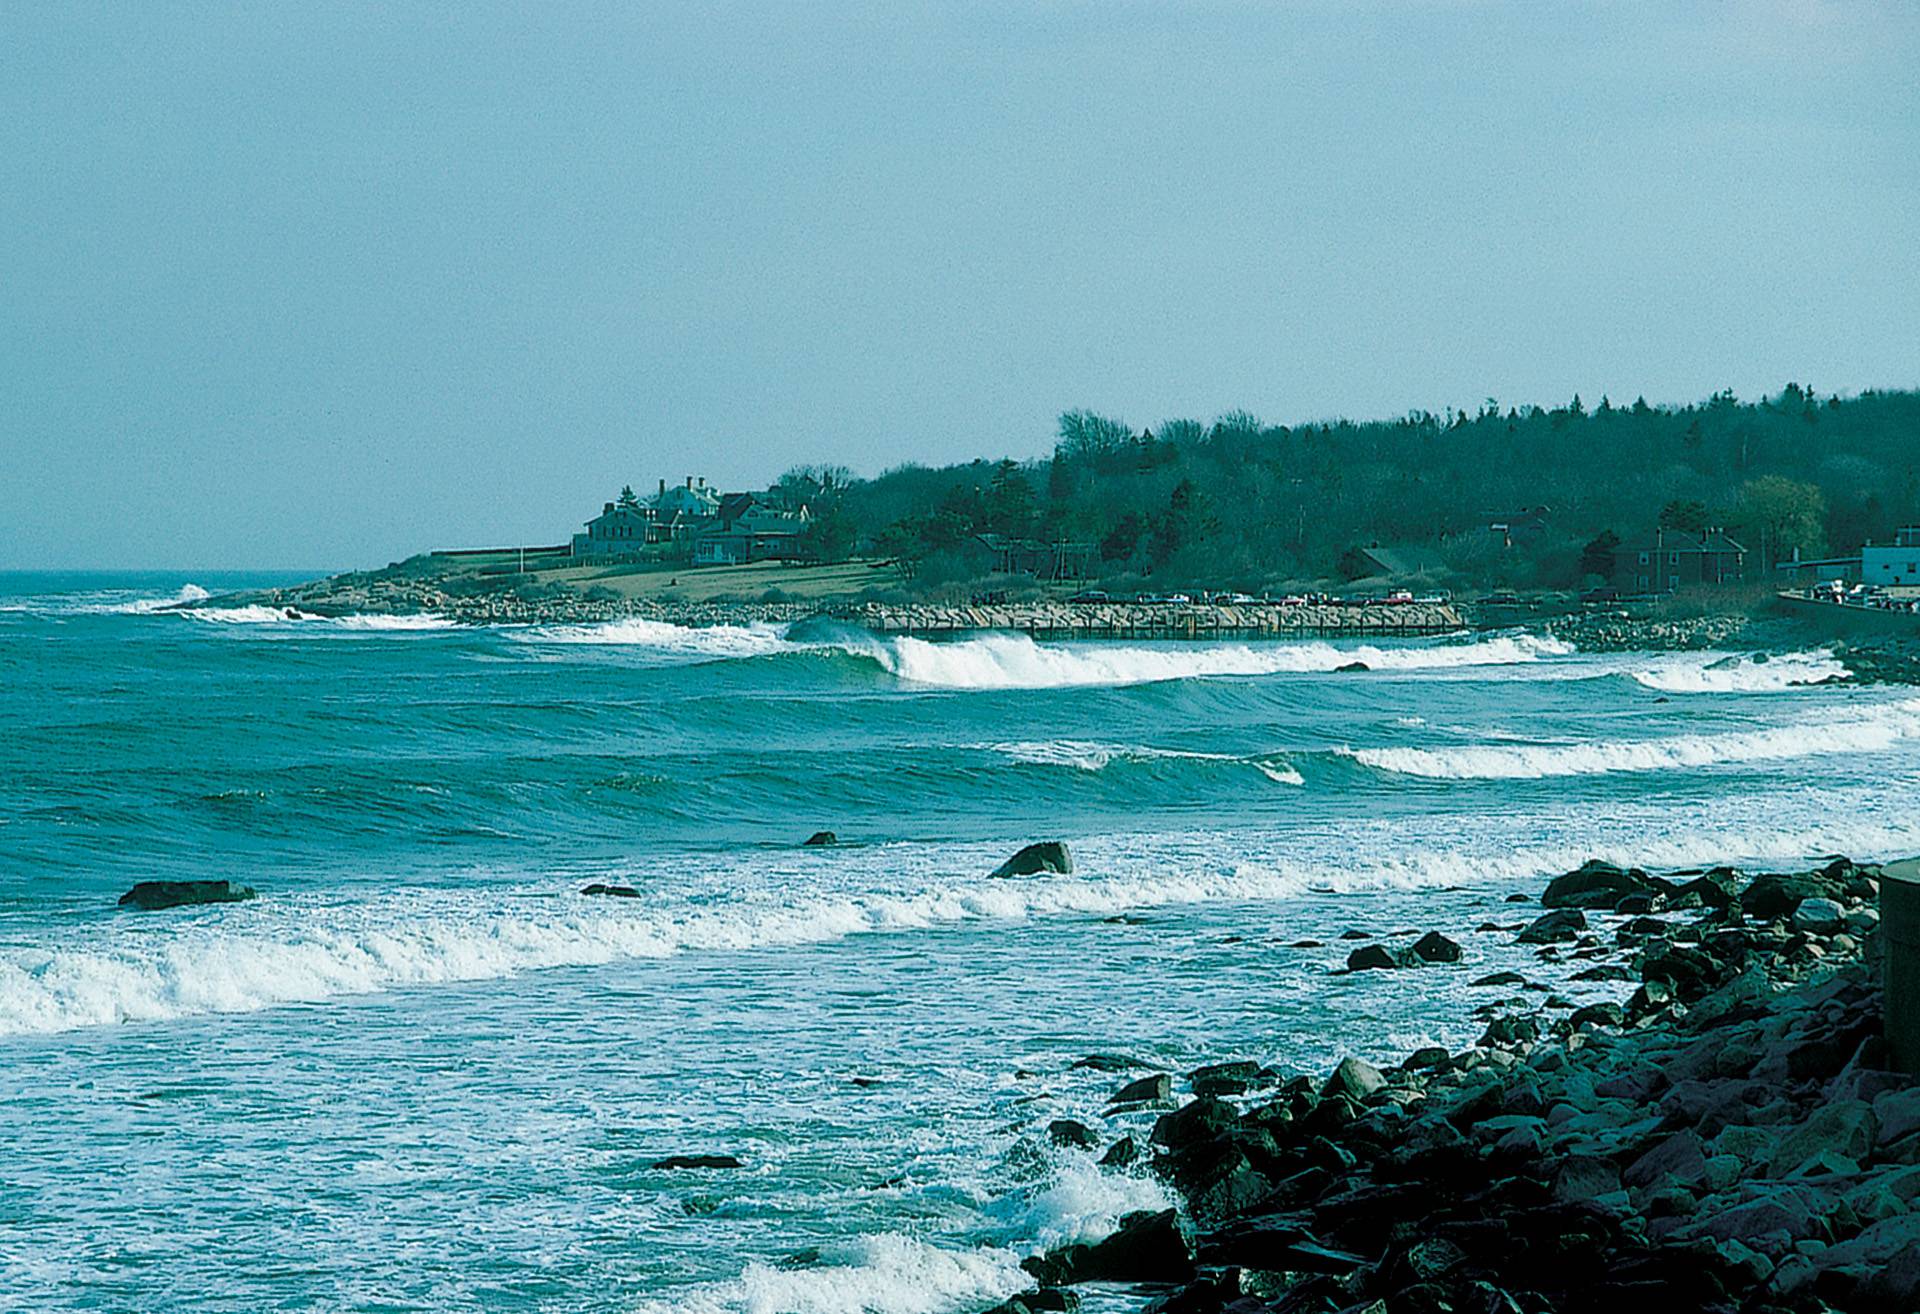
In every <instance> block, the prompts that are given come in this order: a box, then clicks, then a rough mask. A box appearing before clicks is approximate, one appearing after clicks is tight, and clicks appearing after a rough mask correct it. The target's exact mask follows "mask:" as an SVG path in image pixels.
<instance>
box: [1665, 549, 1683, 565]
mask: <svg viewBox="0 0 1920 1314" xmlns="http://www.w3.org/2000/svg"><path fill="white" fill-rule="evenodd" d="M1667 564H1668V565H1669V566H1677V565H1679V564H1680V554H1679V553H1678V552H1669V553H1667Z"/></svg>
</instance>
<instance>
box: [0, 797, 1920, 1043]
mask: <svg viewBox="0 0 1920 1314" xmlns="http://www.w3.org/2000/svg"><path fill="white" fill-rule="evenodd" d="M1911 788H1913V782H1912V781H1910V780H1906V781H1889V782H1888V783H1887V785H1886V787H1885V789H1884V790H1876V791H1874V792H1873V793H1872V794H1870V795H1867V796H1865V797H1864V798H1861V797H1856V796H1854V795H1851V794H1850V795H1846V796H1844V797H1842V796H1840V795H1832V794H1828V795H1821V796H1814V795H1812V794H1808V795H1806V796H1804V797H1801V798H1798V799H1796V806H1799V807H1803V808H1804V809H1805V811H1804V813H1801V814H1796V815H1799V817H1800V819H1799V820H1798V821H1795V820H1794V818H1793V817H1789V816H1782V815H1781V808H1780V806H1779V802H1778V800H1776V799H1762V800H1759V801H1757V802H1756V803H1755V804H1754V805H1753V807H1751V808H1748V809H1746V810H1744V811H1740V810H1737V809H1734V808H1731V807H1729V806H1726V805H1722V806H1721V807H1719V808H1718V809H1717V810H1716V813H1715V815H1714V818H1713V821H1714V824H1712V825H1703V824H1700V819H1699V818H1696V817H1687V816H1679V817H1674V816H1671V815H1670V814H1667V813H1659V814H1655V815H1652V816H1646V817H1642V816H1628V815H1627V814H1625V813H1622V814H1620V815H1619V816H1616V817H1611V818H1609V819H1607V820H1606V821H1605V822H1604V825H1603V826H1602V828H1600V829H1595V827H1594V825H1593V824H1591V823H1589V822H1586V821H1584V820H1583V821H1581V822H1580V823H1579V824H1578V825H1577V826H1574V827H1573V828H1571V829H1569V828H1568V827H1567V826H1566V825H1564V824H1558V825H1550V824H1544V823H1542V822H1540V821H1539V819H1537V818H1535V819H1529V820H1528V821H1527V823H1526V824H1527V832H1526V833H1527V834H1528V835H1530V836H1534V835H1538V836H1541V837H1543V838H1544V840H1545V842H1535V843H1531V844H1527V845H1524V846H1517V845H1514V844H1512V843H1510V842H1508V839H1509V838H1510V837H1509V836H1507V835H1506V834H1505V832H1504V831H1502V832H1501V833H1499V834H1491V835H1485V836H1481V837H1479V838H1478V839H1475V838H1474V837H1472V836H1462V835H1460V834H1457V833H1455V831H1456V830H1457V827H1456V826H1453V825H1449V826H1446V827H1436V828H1434V829H1432V830H1418V829H1414V830H1405V831H1401V832H1399V833H1397V834H1396V833H1392V832H1382V833H1380V834H1376V835H1372V836H1369V837H1367V838H1366V840H1365V842H1364V843H1356V842H1355V841H1354V839H1353V837H1352V836H1346V835H1342V836H1335V837H1332V838H1329V839H1325V840H1323V841H1320V842H1315V841H1312V840H1304V841H1303V839H1302V838H1301V837H1298V836H1291V835H1282V836H1281V837H1279V838H1277V839H1275V840H1273V841H1272V842H1270V843H1266V842H1260V841H1249V840H1246V839H1244V838H1238V837H1234V838H1227V839H1222V838H1221V837H1218V836H1214V835H1211V834H1203V835H1202V836H1200V837H1199V838H1198V839H1196V840H1193V841H1186V840H1182V841H1179V842H1169V841H1167V839H1166V838H1165V837H1151V836H1149V837H1136V838H1130V839H1128V840H1126V841H1124V842H1123V843H1122V845H1121V846H1120V847H1116V846H1115V845H1114V844H1113V843H1111V842H1107V843H1092V844H1090V845H1081V846H1079V847H1080V854H1079V857H1080V862H1079V864H1078V865H1079V866H1080V868H1081V872H1080V874H1078V875H1075V876H1067V877H1042V878H1035V879H1019V880H992V879H986V878H983V877H981V876H979V875H975V874H972V873H982V872H985V871H988V870H990V869H991V867H992V866H993V864H994V863H995V862H997V861H998V860H999V858H1001V857H1004V856H1005V853H1004V851H1003V850H1002V848H1001V846H997V845H995V846H984V845H983V846H969V847H956V848H943V849H940V850H933V851H929V850H927V849H926V848H925V847H924V846H914V845H887V846H879V847H877V848H875V849H873V850H869V851H868V854H869V859H870V865H869V866H868V867H866V868H863V869H854V870H852V871H849V872H848V873H847V875H848V876H849V878H851V879H855V880H859V881H863V882H880V881H886V882H889V883H890V884H891V885H892V886H894V888H888V889H878V890H868V889H854V890H849V891H842V892H822V893H817V894H813V895H809V896H805V897H800V898H794V897H792V896H791V895H790V894H788V893H787V892H786V891H787V890H789V889H790V888H792V883H791V879H790V878H789V876H787V875H786V874H783V873H778V872H775V873H768V872H765V871H762V870H760V867H761V865H762V864H763V863H764V860H763V859H759V860H756V862H755V864H754V865H753V866H751V867H749V868H743V869H742V871H741V872H740V873H738V874H737V876H735V877H731V878H728V879H727V881H726V882H725V883H724V886H723V889H724V890H725V897H722V898H714V897H708V898H704V899H702V900H701V901H699V902H697V903H686V902H680V903H675V904H672V905H666V904H663V903H660V902H656V900H654V899H653V898H652V897H651V896H650V897H648V898H645V899H641V900H633V901H629V900H615V901H600V900H587V899H579V898H576V897H573V896H571V895H570V894H569V895H567V896H565V897H562V898H559V899H553V898H529V897H526V896H527V895H528V894H531V893H533V892H534V891H531V890H529V891H521V892H518V893H512V894H508V895H505V896H503V895H502V894H501V893H500V892H498V891H492V892H488V891H482V890H473V891H463V890H447V889H440V890H429V889H418V890H398V891H393V892H390V893H386V894H382V895H378V896H374V897H372V898H362V899H360V900H358V901H354V900H353V897H352V896H351V895H338V896H333V895H298V894H288V895H277V896H270V897H265V898H262V899H260V900H258V901H256V902H252V903H247V904H239V905H231V906H227V907H223V908H221V909H219V910H217V911H216V912H214V913H212V914H209V915H204V916H203V915H196V914H184V915H180V916H177V917H174V918H171V919H170V920H169V921H167V922H165V923H155V922H153V921H149V920H143V919H124V918H115V919H111V920H110V922H109V923H108V925H106V926H105V927H103V928H97V929H96V930H94V931H93V932H91V933H89V934H87V935H86V936H85V937H69V938H68V939H66V940H64V941H62V942H61V943H59V944H58V945H57V946H55V945H48V946H45V947H39V948H27V947H20V946H17V945H16V946H14V947H8V948H5V949H0V1035H7V1034H18V1033H23V1032H54V1031H64V1030H70V1029H73V1028H76V1027H85V1026H95V1025H102V1024H110V1023H117V1022H126V1021H141V1020H160V1019H167V1018H175V1017H181V1016H186V1015H194V1014H205V1013H233V1012H247V1011H252V1010H257V1009H263V1008H271V1007H275V1006H277V1005H283V1004H291V1003H299V1002H316V1001H321V1000H325V999H329V998H334V997H337V996H342V995H352V994H361V993H368V992H373V991H379V990H385V989H390V988H394V987H410V986H427V985H434V984H440V983H450V982H461V981H478V980H489V979H495V978H501V977H507V976H511V975H514V974H517V973H520V972H525V971H532V970H538V969H542V968H551V967H566V966H589V965H596V964H601V963H608V962H612V961H615V960H619V959H640V958H661V957H666V956H669V955H674V954H680V953H697V952H705V951H732V950H742V949H753V948H763V947H772V946H781V945H796V944H809V943H822V942H826V941H832V940H838V939H841V938H843V937H847V936H852V935H860V934H865V933H872V932H908V931H915V930H923V929H928V928H936V927H942V926H951V925H955V924H960V923H966V922H972V921H980V920H994V921H1015V920H1025V919H1034V918H1044V917H1054V916H1061V915H1070V914H1093V915H1101V916H1107V915H1112V914H1114V913H1119V912H1125V911H1128V910H1131V909H1142V908H1154V907H1161V906H1166V905H1172V904H1192V903H1208V902H1214V901H1222V900H1225V901H1260V900H1275V899H1288V898H1294V897H1297V896H1299V895H1302V894H1305V893H1308V892H1312V891H1320V890H1328V889H1331V890H1337V891H1364V890H1377V889H1419V888H1428V887H1432V886H1444V885H1461V884H1471V883H1475V882H1485V881H1488V880H1494V879H1519V878H1523V877H1528V876H1534V875H1540V874H1545V873H1549V872H1555V871H1564V870H1567V869H1569V868H1571V867H1574V866H1577V865H1578V864H1579V863H1580V862H1582V861H1584V860H1585V859H1586V858H1588V857H1593V856H1599V857H1605V858H1609V859H1611V860H1615V861H1622V862H1639V863H1661V864H1671V865H1676V866H1683V865H1688V864H1691V863H1697V862H1705V861H1739V860H1742V859H1745V858H1757V859H1763V860H1764V859H1768V858H1772V857H1798V856H1803V855H1808V854H1814V853H1823V852H1848V853H1853V854H1856V855H1858V856H1860V857H1863V858H1871V857H1874V856H1876V855H1885V854H1897V853H1902V852H1911V851H1914V850H1916V849H1920V816H1907V815H1905V814H1899V813H1894V812H1891V811H1890V810H1889V809H1888V807H1887V805H1886V804H1885V803H1884V802H1883V801H1877V800H1881V799H1882V798H1883V796H1884V797H1885V798H1892V797H1896V796H1898V795H1899V794H1900V792H1901V791H1905V790H1910V789H1911ZM1583 815H1584V814H1583ZM1228 855H1236V856H1233V857H1229V856H1228ZM1239 855H1245V856H1239ZM839 865H840V866H844V864H839ZM956 870H958V871H962V872H965V873H969V874H967V875H956V874H954V873H955V872H956ZM749 874H754V875H756V876H757V879H758V880H760V881H762V882H764V884H763V885H761V886H760V887H757V888H756V889H755V890H754V891H752V892H749V893H743V892H741V891H740V890H739V889H738V888H737V887H736V886H735V884H734V882H735V880H743V879H746V878H747V877H748V876H749ZM668 884H669V885H670V886H671V885H674V884H677V881H672V880H670V881H669V882H668ZM539 892H540V893H543V894H551V893H554V890H553V888H552V887H551V886H546V887H542V888H541V889H540V890H539Z"/></svg>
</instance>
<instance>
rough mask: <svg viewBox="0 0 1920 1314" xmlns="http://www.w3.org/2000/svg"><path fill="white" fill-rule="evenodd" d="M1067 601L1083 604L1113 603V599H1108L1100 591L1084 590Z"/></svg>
mask: <svg viewBox="0 0 1920 1314" xmlns="http://www.w3.org/2000/svg"><path fill="white" fill-rule="evenodd" d="M1067 601H1068V602H1081V603H1096V602H1112V601H1113V599H1112V598H1110V597H1108V596H1107V595H1106V594H1105V593H1102V592H1101V591H1100V590H1099V589H1084V590H1082V591H1081V592H1079V593H1076V594H1074V595H1073V596H1072V597H1071V598H1068V599H1067Z"/></svg>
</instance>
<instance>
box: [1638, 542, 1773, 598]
mask: <svg viewBox="0 0 1920 1314" xmlns="http://www.w3.org/2000/svg"><path fill="white" fill-rule="evenodd" d="M1746 578H1747V549H1746V547H1745V546H1744V545H1742V544H1740V543H1737V542H1735V541H1734V540H1733V539H1732V538H1729V537H1728V536H1727V534H1726V532H1725V531H1724V530H1719V529H1708V530H1705V531H1703V532H1701V533H1698V534H1695V533H1691V532H1689V531H1687V530H1683V529H1656V530H1654V531H1653V532H1652V533H1651V534H1649V535H1647V536H1645V537H1643V538H1640V539H1637V540H1633V541H1629V542H1625V543H1622V544H1620V546H1618V547H1616V548H1615V549H1614V550H1613V586H1614V588H1616V589H1618V590H1619V591H1620V592H1621V593H1626V594H1639V593H1673V592H1676V591H1678V590H1680V589H1686V588H1697V587H1700V586H1702V585H1708V586H1719V585H1725V584H1741V583H1745V582H1746Z"/></svg>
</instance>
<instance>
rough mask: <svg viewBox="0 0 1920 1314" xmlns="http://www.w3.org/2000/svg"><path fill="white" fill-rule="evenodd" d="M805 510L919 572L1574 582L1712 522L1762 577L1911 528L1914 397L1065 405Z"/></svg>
mask: <svg viewBox="0 0 1920 1314" xmlns="http://www.w3.org/2000/svg"><path fill="white" fill-rule="evenodd" d="M816 514H817V516H818V520H817V523H816V526H815V529H814V537H815V546H816V551H817V553H818V555H821V556H823V557H828V558H833V559H837V558H841V557H844V556H847V555H849V554H852V553H855V552H873V553H877V554H880V555H884V556H889V557H893V558H896V559H898V560H900V561H901V563H902V565H903V567H904V568H905V569H906V570H907V571H909V572H910V573H914V574H917V576H918V577H919V578H920V580H921V581H922V582H923V583H924V584H929V585H933V584H941V583H947V582H960V581H965V580H969V579H972V578H975V577H978V576H980V575H982V574H984V573H985V572H986V570H987V569H988V568H989V565H990V563H991V553H990V550H989V549H988V548H987V547H986V546H985V545H983V544H982V543H981V541H980V538H979V536H980V535H983V534H985V535H1002V536H1005V537H1007V538H1009V539H1016V540H1039V541H1041V542H1045V543H1049V544H1058V543H1065V544H1071V545H1077V551H1078V555H1079V557H1081V558H1082V559H1084V560H1085V561H1086V563H1087V571H1088V575H1089V577H1092V578H1108V579H1121V578H1126V577H1136V578H1144V577H1148V576H1151V577H1153V578H1154V579H1155V580H1156V581H1157V582H1159V583H1162V584H1166V585H1176V584H1185V583H1209V584H1214V585H1218V586H1221V587H1236V588H1244V589H1257V588H1266V587H1273V586H1276V585H1282V584H1287V583H1294V582H1303V581H1309V580H1321V579H1326V578H1329V577H1337V576H1338V575H1340V574H1341V573H1343V572H1342V567H1343V565H1344V566H1346V571H1345V573H1347V574H1352V573H1353V569H1354V568H1353V565H1352V563H1353V562H1354V561H1355V560H1356V556H1355V551H1354V550H1355V549H1356V548H1361V547H1389V548H1401V549H1418V550H1419V554H1420V555H1421V556H1422V557H1423V558H1424V559H1428V560H1432V561H1436V562H1438V563H1440V564H1441V565H1442V566H1443V567H1444V568H1445V569H1446V570H1449V571H1451V572H1454V573H1456V574H1457V575H1458V576H1459V577H1460V578H1461V579H1463V580H1470V581H1474V582H1481V583H1488V584H1503V585H1509V586H1520V587H1525V586H1539V587H1573V586H1578V585H1579V584H1581V583H1582V582H1583V578H1585V577H1587V576H1590V574H1591V573H1592V572H1594V571H1595V570H1596V569H1598V568H1599V567H1601V566H1603V565H1604V562H1605V551H1606V548H1607V545H1608V543H1609V542H1610V541H1617V540H1620V539H1628V540H1631V539H1634V538H1637V537H1639V536H1640V535H1642V534H1645V533H1648V532H1650V531H1651V530H1652V529H1653V528H1654V527H1655V525H1656V524H1665V525H1668V526H1669V527H1677V528H1691V529H1698V528H1706V527H1713V528H1723V529H1725V530H1727V531H1728V532H1729V533H1731V534H1733V536H1734V537H1736V538H1739V539H1741V541H1742V542H1744V543H1746V544H1747V546H1748V547H1749V549H1750V550H1751V551H1752V553H1753V554H1754V555H1753V558H1752V559H1751V564H1752V565H1753V566H1754V567H1756V568H1759V569H1764V568H1765V567H1767V566H1770V565H1771V564H1772V563H1773V561H1775V560H1778V559H1783V558H1785V557H1787V556H1789V555H1791V554H1792V553H1793V552H1794V551H1795V550H1796V549H1798V550H1799V551H1800V552H1802V553H1803V554H1810V555H1820V554H1825V553H1829V552H1833V553H1841V552H1849V551H1852V550H1854V549H1857V548H1858V547H1859V546H1860V545H1861V543H1863V542H1866V541H1871V540H1881V539H1886V538H1888V537H1890V536H1891V534H1892V531H1893V530H1894V529H1895V528H1896V527H1897V526H1898V525H1901V524H1913V523H1916V522H1920V393H1915V392H1868V393H1864V394H1861V395H1859V396H1855V397H1838V396H1828V397H1821V396H1818V395H1817V394H1815V393H1814V392H1812V391H1811V390H1809V389H1807V388H1805V387H1802V386H1800V385H1797V384H1789V385H1788V386H1787V387H1786V388H1784V389H1783V390H1782V391H1781V392H1780V393H1778V394H1777V395H1775V396H1771V397H1767V398H1763V399H1760V400H1757V401H1750V402H1742V401H1739V400H1737V399H1736V398H1735V397H1734V396H1733V394H1732V393H1731V392H1722V393H1719V394H1716V395H1715V396H1713V397H1711V398H1708V399H1707V400H1706V401H1704V402H1701V403H1698V404H1696V405H1691V406H1679V407H1672V406H1650V405H1648V404H1647V403H1646V402H1645V401H1644V400H1636V401H1635V402H1633V403H1631V404H1630V405H1625V406H1617V405H1615V404H1614V403H1613V402H1612V401H1611V400H1610V399H1607V398H1604V397H1603V398H1601V399H1600V401H1599V402H1598V403H1597V404H1595V405H1592V406H1588V405H1587V404H1585V403H1583V402H1582V400H1581V399H1580V398H1579V397H1575V398H1573V399H1572V400H1571V401H1570V402H1568V403H1567V404H1566V405H1564V406H1559V407H1555V408H1553V409H1546V408H1543V407H1539V406H1527V407H1517V406H1508V407H1502V406H1500V405H1499V404H1498V403H1497V402H1495V401H1494V400H1493V399H1492V398H1488V399H1487V400H1486V402H1485V403H1484V404H1483V405H1482V406H1480V407H1479V408H1478V409H1477V410H1472V411H1464V410H1460V411H1456V410H1448V411H1445V412H1443V413H1440V414H1434V413H1429V412H1426V411H1416V412H1414V413H1412V414H1409V415H1406V416H1403V417H1401V418H1399V419H1394V420H1374V421H1353V420H1332V421H1327V422H1324V423H1314V424H1302V425H1292V426H1287V425H1269V424H1265V423H1263V422H1262V421H1261V420H1259V419H1258V418H1257V417H1255V416H1253V415H1250V414H1248V413H1246V412H1244V411H1232V412H1229V413H1227V414H1225V415H1222V416H1220V417H1219V418H1218V419H1216V420H1214V421H1213V422H1212V423H1210V424H1208V423H1201V422H1199V421H1197V420H1192V419H1172V420H1167V421H1164V422H1162V423H1159V424H1155V425H1150V426H1146V427H1142V428H1135V427H1134V426H1133V425H1132V424H1130V423H1127V422H1125V421H1122V420H1119V419H1114V418H1111V417H1107V416H1102V415H1098V414H1095V413H1093V412H1090V411H1084V410H1079V411H1069V412H1067V413H1066V414H1065V415H1062V416H1061V417H1060V424H1059V432H1058V438H1057V442H1056V444H1055V447H1054V451H1053V455H1052V457H1051V458H1050V459H1047V460H1041V461H1032V462H1017V461H1012V460H1002V461H998V462H990V461H985V460H981V461H975V462H972V463H970V464H966V465H957V466H947V467H943V468H930V467H925V466H919V465H906V466H901V467H898V468H896V469H893V470H889V471H887V472H886V473H884V474H882V475H880V476H878V477H877V478H874V479H868V480H851V481H847V480H842V481H840V482H839V483H838V484H836V486H835V487H834V488H833V489H832V490H831V492H830V493H829V494H828V495H826V496H824V497H823V498H822V499H820V501H819V503H818V505H817V506H816ZM1518 523H1524V525H1525V531H1524V532H1522V533H1518V534H1513V533H1501V532H1496V531H1495V530H1494V529H1493V526H1494V525H1496V524H1518Z"/></svg>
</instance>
